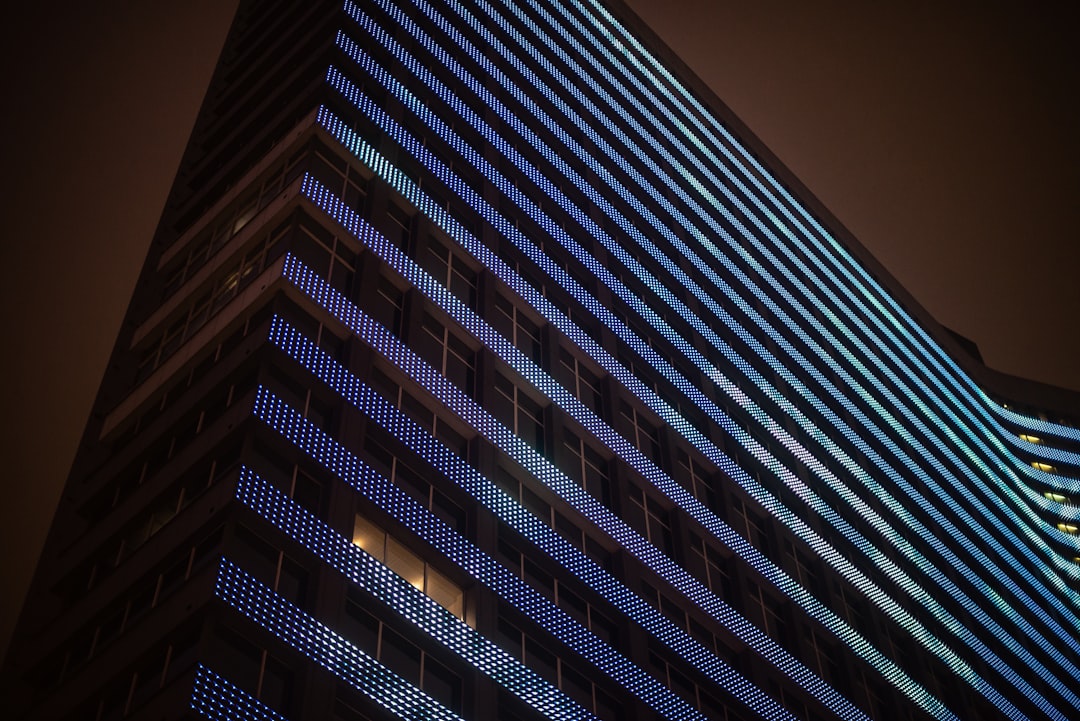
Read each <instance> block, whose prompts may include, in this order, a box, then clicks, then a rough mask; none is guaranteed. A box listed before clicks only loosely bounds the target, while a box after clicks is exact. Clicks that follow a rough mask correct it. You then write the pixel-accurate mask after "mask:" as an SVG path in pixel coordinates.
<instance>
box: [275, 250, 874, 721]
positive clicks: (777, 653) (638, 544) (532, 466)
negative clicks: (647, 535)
mask: <svg viewBox="0 0 1080 721" xmlns="http://www.w3.org/2000/svg"><path fill="white" fill-rule="evenodd" d="M285 272H286V277H288V278H289V279H290V280H292V281H293V283H294V284H296V286H297V287H298V288H300V290H302V291H303V292H305V293H308V294H309V297H312V298H315V297H320V298H322V299H323V301H322V302H321V303H320V304H321V305H322V306H323V307H324V308H326V309H327V310H328V311H330V312H331V313H332V314H333V315H334V316H335V317H336V318H337V319H338V320H339V321H341V322H342V324H344V325H345V326H346V327H347V328H350V329H351V330H352V331H353V332H354V333H356V334H357V336H359V337H360V338H361V339H362V340H364V341H365V342H366V343H367V344H368V345H369V346H371V347H372V348H374V349H375V350H377V351H378V352H379V353H381V354H382V355H383V356H384V357H386V358H387V359H388V360H389V361H390V362H391V363H393V364H394V365H395V366H397V367H398V368H399V369H401V370H402V372H404V373H405V375H406V376H407V377H409V378H411V379H413V380H414V381H416V382H417V383H418V384H419V385H420V386H421V387H422V388H425V389H427V390H428V391H429V392H431V393H432V394H433V395H434V396H435V397H436V398H437V399H438V400H440V401H441V402H443V403H444V404H446V405H447V407H449V408H450V410H451V411H452V412H453V413H454V414H455V415H457V416H458V417H460V418H461V419H462V420H464V421H465V422H466V423H468V424H469V425H470V426H472V427H473V428H474V429H476V430H477V431H478V432H480V433H481V434H482V435H483V436H484V437H485V438H487V439H488V440H489V441H490V442H491V443H492V445H494V446H495V447H496V448H498V449H499V450H501V451H503V452H504V453H506V454H507V455H508V456H509V457H510V458H513V459H514V460H515V461H516V462H517V463H519V464H520V465H521V466H522V468H524V469H525V470H526V471H527V472H528V473H529V474H530V476H532V477H533V478H535V479H537V481H539V482H540V483H542V484H543V485H545V486H546V487H547V488H549V489H550V490H551V491H552V492H554V493H555V494H556V495H557V496H558V497H560V498H561V499H562V500H563V501H565V502H566V503H567V505H569V506H571V507H572V508H574V510H576V511H577V512H578V513H580V514H581V515H582V516H584V517H585V518H587V519H589V521H590V522H592V523H593V524H595V525H596V526H597V527H598V528H599V529H600V530H602V531H603V532H604V533H605V534H607V535H608V537H610V538H611V539H613V540H614V541H615V542H616V543H617V544H618V545H619V547H620V548H623V549H625V550H626V551H627V552H629V553H630V554H632V555H633V556H634V557H636V558H637V559H638V560H639V561H641V563H642V564H643V565H644V566H646V567H647V568H651V569H652V570H653V571H655V572H656V573H657V574H658V575H659V576H660V577H661V578H664V579H665V580H667V581H668V582H669V583H671V584H672V586H673V587H674V588H676V589H677V590H679V591H680V592H681V593H682V594H683V595H684V596H686V597H687V598H689V599H690V600H691V601H692V602H694V603H695V604H696V605H697V606H698V607H699V608H701V609H702V610H703V611H705V613H707V614H709V615H710V616H711V617H712V618H714V619H715V620H716V621H717V622H719V623H720V624H722V625H723V626H724V627H726V628H728V629H729V630H730V631H731V632H732V633H733V634H735V635H736V636H737V637H738V638H739V639H740V640H742V641H743V642H744V643H746V644H747V645H748V646H749V647H750V648H752V649H753V650H755V651H756V652H757V653H759V654H760V655H761V656H762V657H763V658H765V659H766V660H768V661H769V662H771V663H772V664H773V665H774V666H776V667H777V669H778V670H780V671H781V672H782V673H784V674H785V675H787V676H789V677H790V678H792V679H793V680H794V681H795V682H796V683H798V684H799V685H800V686H802V687H803V688H804V689H806V690H807V692H809V693H810V694H812V695H814V696H815V697H817V698H819V699H820V700H821V701H822V703H824V704H825V705H827V706H828V707H830V708H833V709H834V710H835V711H836V712H837V713H838V714H839V715H841V716H842V717H844V718H865V716H864V715H863V714H862V712H861V711H859V710H858V709H856V708H855V707H854V706H852V705H851V703H850V702H849V701H847V699H844V698H843V697H842V696H840V695H839V694H837V693H836V692H835V691H834V690H833V689H831V688H830V687H829V686H828V685H827V684H826V683H825V682H824V681H822V680H821V679H820V678H818V677H817V676H815V675H814V674H813V673H812V672H810V671H809V670H808V669H806V668H805V667H804V666H803V665H802V664H801V663H799V662H798V661H797V660H796V659H794V658H793V657H792V656H791V654H790V653H789V652H788V651H787V650H786V649H784V648H783V647H781V646H780V645H779V644H777V643H776V642H775V641H773V640H772V639H771V638H769V637H768V636H766V635H765V634H764V633H762V632H761V631H760V630H758V629H757V628H755V627H754V626H753V625H751V624H750V623H749V622H747V621H746V620H745V619H744V618H742V617H741V616H740V615H739V614H738V613H736V612H735V611H734V610H733V609H732V608H731V607H730V606H728V605H727V604H726V603H724V602H723V601H721V600H720V599H719V598H717V597H716V596H715V595H713V594H712V593H711V592H710V591H709V589H708V588H706V587H705V586H704V585H703V584H702V583H701V582H699V581H698V580H697V579H695V578H694V577H692V576H691V575H690V574H689V573H687V572H686V571H685V570H683V569H682V568H680V567H678V566H677V565H676V564H675V563H674V562H672V561H671V559H669V558H667V557H666V556H664V555H663V554H662V553H661V552H660V551H659V550H658V549H657V548H656V547H655V546H653V545H651V544H650V543H649V542H648V541H647V540H645V539H644V538H642V537H641V536H640V535H639V534H638V533H637V532H635V531H634V530H633V529H632V528H630V527H629V526H628V525H627V524H626V523H624V522H623V521H622V520H621V519H619V518H618V517H617V516H615V515H614V514H613V513H611V511H609V510H608V509H606V508H605V507H604V506H602V505H601V504H600V503H598V502H597V501H596V499H594V498H593V497H592V496H590V495H589V494H588V493H586V492H585V491H584V490H582V489H581V488H580V487H579V486H578V485H577V484H576V483H574V481H573V480H571V479H570V478H568V477H566V475H565V474H563V473H561V472H560V471H559V470H558V468H556V467H555V466H554V465H553V464H552V463H551V462H550V461H548V460H546V459H545V458H544V457H543V456H541V455H540V454H539V453H537V452H536V451H535V450H534V449H532V448H531V447H530V446H529V445H528V444H527V443H525V442H524V441H522V440H521V439H520V438H518V437H517V436H515V435H514V434H513V433H512V432H511V431H510V430H509V429H507V428H506V427H505V426H503V425H502V424H500V423H499V422H498V421H496V420H495V419H494V418H492V417H491V416H490V415H489V414H488V413H486V412H485V411H484V410H483V409H481V408H480V407H479V406H478V405H477V404H476V403H474V402H473V401H471V400H470V399H468V398H467V397H466V396H465V395H464V394H462V393H461V392H460V391H459V390H458V389H457V388H455V387H454V386H453V384H452V383H450V382H449V381H448V380H446V379H445V378H444V377H442V376H441V375H439V373H438V372H437V371H435V370H434V369H433V368H432V367H431V366H429V365H428V364H427V363H425V362H424V361H423V360H422V359H420V358H419V357H418V356H417V355H416V354H415V353H413V352H412V351H411V350H410V349H409V348H408V347H407V346H405V345H404V344H403V343H401V342H400V341H399V340H397V339H396V338H395V337H394V336H393V335H392V334H391V333H390V332H389V331H387V330H386V329H385V328H383V327H382V326H380V325H378V324H377V323H376V322H375V321H374V320H372V319H371V318H370V317H368V316H366V315H364V314H363V313H362V312H360V311H359V309H357V308H356V307H355V306H354V305H352V304H351V303H349V302H348V300H346V299H345V298H344V296H341V295H340V294H339V293H337V292H336V291H334V290H333V288H330V287H329V286H328V285H327V284H326V283H325V282H324V281H322V280H321V279H320V278H318V276H316V275H315V274H313V273H311V272H310V271H309V270H308V269H306V268H303V267H302V266H300V264H299V263H298V262H297V261H295V260H294V259H293V258H289V259H288V260H287V261H286V271H285ZM271 341H272V342H273V343H274V344H275V345H277V346H278V347H279V348H281V349H282V350H283V351H285V353H286V354H288V355H289V356H290V357H292V358H293V359H294V360H296V361H297V362H298V363H300V365H301V366H303V367H304V368H305V369H306V370H308V371H309V372H311V373H312V374H314V375H315V376H316V377H318V378H319V379H320V380H322V381H323V382H325V383H326V384H327V385H329V386H330V387H331V388H332V389H334V390H335V391H337V392H338V393H339V394H341V395H342V396H343V397H344V398H345V399H346V400H347V401H348V402H349V403H351V404H352V405H354V406H355V407H356V408H357V409H359V410H360V411H361V412H363V413H364V414H366V415H367V416H369V417H370V418H372V419H373V420H375V421H376V422H377V423H379V424H380V425H381V426H383V427H384V428H386V430H388V431H389V432H390V434H391V435H393V436H394V437H395V438H397V439H398V440H400V441H401V442H402V443H404V444H405V445H406V446H407V447H409V448H411V449H412V450H414V451H415V452H416V453H417V454H419V455H420V457H421V458H423V459H424V460H426V461H427V462H428V463H430V464H431V465H432V466H433V467H435V468H436V469H437V470H439V471H440V472H442V473H443V474H445V475H446V477H447V478H449V479H450V480H451V481H453V482H454V483H456V484H457V485H458V486H460V487H461V488H463V489H464V490H465V491H467V492H468V493H470V494H471V495H472V496H473V497H474V498H476V500H477V501H479V502H480V503H481V504H483V505H484V507H486V508H488V509H490V510H491V511H492V512H493V513H494V514H495V515H496V516H497V517H498V518H499V519H500V520H502V521H503V522H505V523H506V524H507V525H508V526H510V527H511V528H513V529H514V530H516V531H518V532H519V533H520V534H521V535H522V536H523V537H525V538H527V539H529V540H530V541H532V542H533V543H535V544H536V545H537V546H538V547H539V548H541V549H542V550H543V551H544V552H545V553H547V554H548V555H550V556H551V557H552V558H553V559H554V560H555V561H556V562H557V563H559V564H560V565H562V566H563V567H564V568H566V570H567V571H568V572H569V573H571V574H573V575H574V576H576V577H578V578H579V579H581V580H582V581H583V582H584V583H585V584H586V585H587V586H588V587H589V588H592V589H593V590H594V591H596V592H597V593H598V594H599V595H600V596H601V597H603V598H604V599H606V600H607V601H608V602H609V603H611V604H612V605H613V606H614V607H615V608H616V609H618V610H619V611H620V612H622V613H623V614H624V615H626V616H627V617H628V618H630V619H631V620H633V621H634V622H635V623H637V624H638V625H640V626H641V627H642V628H644V629H645V630H646V631H648V632H649V633H651V634H652V635H653V636H654V637H655V638H656V639H657V640H658V641H660V642H661V643H664V644H666V645H667V646H668V647H669V648H671V649H672V650H673V651H675V652H676V653H677V654H679V655H680V656H682V657H683V658H684V659H685V660H686V661H687V662H688V663H689V664H690V665H692V666H693V667H694V668H696V669H698V670H699V671H700V672H701V673H703V674H704V675H706V676H707V677H709V678H710V679H712V680H713V681H714V682H716V683H717V684H718V685H719V686H721V687H722V688H724V689H726V690H727V691H728V692H729V693H731V694H732V695H734V696H736V697H737V698H747V693H748V692H747V689H748V688H752V686H751V685H750V683H749V682H748V681H747V680H746V679H745V678H743V677H742V676H741V675H740V674H738V673H737V672H736V671H734V670H733V669H731V668H730V667H729V666H728V665H727V663H726V662H724V661H723V660H722V659H720V658H718V657H717V656H716V655H715V654H713V652H712V651H711V650H706V648H705V647H703V646H702V645H701V643H700V642H699V641H697V640H696V639H694V638H693V637H692V636H690V634H689V633H687V632H686V630H685V629H683V628H680V627H678V626H676V625H675V624H674V623H672V621H670V620H669V619H668V618H666V617H665V616H663V615H661V614H660V612H659V611H657V610H656V609H654V608H653V607H652V606H649V605H648V604H646V603H645V602H644V601H643V600H641V599H640V598H639V597H638V596H637V595H635V594H634V593H633V592H632V591H630V590H629V589H627V588H626V587H625V586H624V585H623V584H622V583H620V582H619V581H618V580H616V579H615V578H614V577H613V576H611V575H610V574H609V573H608V572H607V571H605V570H604V569H602V568H601V567H600V566H598V565H597V564H596V563H595V562H594V561H593V560H592V559H590V558H589V557H588V556H586V555H585V554H584V553H582V552H581V550H579V549H578V548H576V547H575V546H573V545H571V544H570V543H569V542H567V541H566V540H565V539H564V538H562V536H560V535H559V534H558V533H556V532H555V531H554V530H553V529H551V528H550V527H549V526H547V525H545V524H544V523H543V522H542V521H540V519H538V518H536V517H535V516H533V515H532V514H530V513H529V512H528V511H527V510H526V509H525V508H524V507H522V506H520V505H519V504H517V503H516V502H515V501H511V500H510V499H509V497H508V496H507V495H506V494H505V493H504V492H503V491H502V490H500V489H499V488H498V486H496V485H495V484H494V483H493V482H491V481H489V480H488V479H486V478H484V477H483V476H482V475H480V473H479V472H478V471H476V470H474V469H473V468H471V467H470V466H469V465H468V464H467V463H465V462H464V461H462V460H460V459H459V458H457V457H456V456H455V455H454V454H453V453H451V452H450V451H449V450H448V449H447V448H445V447H444V446H442V445H441V444H440V443H439V442H438V441H436V440H434V439H433V438H432V437H431V436H430V435H429V434H428V433H427V432H426V431H425V430H424V429H423V428H421V426H419V425H418V424H417V423H415V422H413V421H411V420H410V419H409V418H408V417H407V416H405V415H404V414H403V413H401V412H400V411H398V410H396V409H395V408H393V406H391V405H390V404H389V403H387V402H386V401H385V400H384V399H382V398H381V397H380V396H379V395H378V394H377V393H376V392H375V391H374V390H372V389H371V388H369V387H367V386H366V385H364V384H363V383H361V382H360V381H359V380H358V379H357V378H356V377H355V376H353V375H352V374H350V373H349V372H348V371H346V370H345V369H344V368H342V367H341V365H340V364H338V363H337V362H336V361H334V360H333V358H331V357H330V356H329V355H327V354H326V353H325V352H323V351H322V350H321V349H320V348H319V347H318V346H317V345H315V344H314V343H312V342H311V341H310V340H308V339H305V338H304V337H303V336H301V335H300V334H299V333H297V332H296V331H295V330H294V329H292V328H291V327H289V326H288V325H287V323H285V322H284V321H281V320H280V319H276V318H275V321H274V326H273V328H272V330H271ZM758 693H759V694H760V691H759V692H758ZM761 698H764V695H763V694H761ZM760 702H761V701H760V699H757V700H754V701H752V702H751V701H748V703H751V705H753V703H760Z"/></svg>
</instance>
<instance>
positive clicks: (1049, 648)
mask: <svg viewBox="0 0 1080 721" xmlns="http://www.w3.org/2000/svg"><path fill="white" fill-rule="evenodd" d="M538 262H540V261H538ZM594 311H595V312H596V313H597V315H599V316H600V317H603V315H604V313H605V310H604V309H603V308H596V307H595V306H594ZM609 324H610V323H609ZM691 392H692V391H691ZM893 535H895V534H893ZM939 575H940V574H939ZM1006 582H1007V580H1006ZM964 600H967V601H968V604H969V609H970V610H972V611H973V613H974V615H976V616H979V615H980V614H982V616H983V618H985V619H988V616H986V614H985V612H984V611H982V609H981V608H979V607H977V606H974V605H973V604H971V601H970V599H964ZM1036 608H1037V607H1036ZM990 622H991V623H992V620H991V621H990ZM1012 644H1013V646H1012V647H1013V650H1014V651H1016V652H1018V653H1019V654H1021V655H1024V654H1026V653H1027V652H1026V649H1024V648H1023V646H1021V645H1019V644H1017V643H1016V642H1015V641H1013V642H1012ZM1040 645H1042V646H1043V648H1044V649H1045V650H1046V651H1047V652H1048V653H1049V654H1051V655H1053V654H1055V653H1056V649H1055V647H1053V646H1052V645H1050V644H1048V643H1046V642H1045V641H1043V643H1042V644H1040ZM1035 663H1036V664H1037V663H1038V662H1035ZM1003 673H1005V675H1006V676H1010V674H1011V677H1012V678H1018V677H1017V676H1016V675H1015V674H1012V672H1011V671H1008V670H1005V671H1003ZM1021 683H1022V684H1023V683H1026V682H1023V681H1022V680H1021ZM1058 684H1059V688H1060V689H1065V687H1064V686H1063V685H1061V684H1060V682H1058ZM1063 692H1064V693H1065V694H1066V695H1068V693H1069V692H1068V690H1067V689H1065V690H1064V691H1063Z"/></svg>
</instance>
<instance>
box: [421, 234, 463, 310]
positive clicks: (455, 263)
mask: <svg viewBox="0 0 1080 721" xmlns="http://www.w3.org/2000/svg"><path fill="white" fill-rule="evenodd" d="M421 265H422V266H423V267H424V270H426V271H427V272H429V273H431V274H432V275H433V276H434V277H435V280H437V281H439V282H440V283H442V284H443V285H444V286H446V287H447V289H448V290H449V291H450V292H451V293H453V294H454V295H456V296H457V297H458V299H459V300H461V302H463V303H465V305H467V306H469V307H470V308H473V309H475V308H476V298H477V290H476V289H477V273H476V271H475V270H473V269H472V268H470V267H469V265H468V264H467V263H466V262H465V261H464V260H462V259H461V258H459V257H458V256H457V255H455V254H454V253H453V252H451V250H450V248H449V247H447V246H446V245H443V244H442V243H440V242H439V241H437V240H434V239H433V240H432V241H431V243H430V244H429V245H428V247H427V250H426V251H425V252H424V256H423V260H422V262H421Z"/></svg>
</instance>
